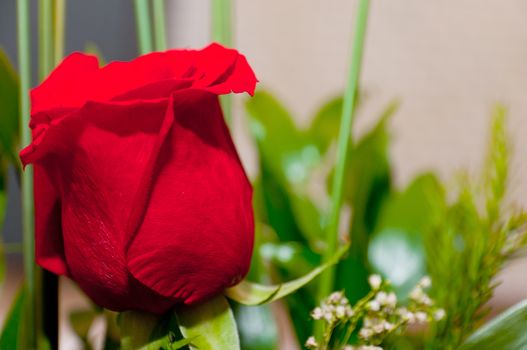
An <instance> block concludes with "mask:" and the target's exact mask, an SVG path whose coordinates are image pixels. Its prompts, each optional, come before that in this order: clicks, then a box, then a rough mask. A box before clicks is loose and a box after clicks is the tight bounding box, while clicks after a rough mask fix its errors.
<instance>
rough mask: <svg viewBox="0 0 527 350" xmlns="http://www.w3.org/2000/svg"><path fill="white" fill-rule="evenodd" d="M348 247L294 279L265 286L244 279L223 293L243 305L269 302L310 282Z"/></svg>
mask: <svg viewBox="0 0 527 350" xmlns="http://www.w3.org/2000/svg"><path fill="white" fill-rule="evenodd" d="M348 248H349V247H348V246H345V247H343V248H341V249H340V250H339V251H338V252H337V254H335V256H334V257H333V258H332V259H331V260H329V261H328V262H326V263H324V264H322V265H320V266H319V267H317V268H315V269H313V270H312V271H311V272H309V273H308V274H306V275H305V276H302V277H300V278H297V279H296V280H293V281H290V282H286V283H283V284H280V285H274V286H266V285H261V284H257V283H251V282H248V281H245V280H244V281H242V282H241V283H239V284H238V285H236V286H234V287H231V288H227V289H226V290H225V295H226V296H227V297H228V298H230V299H232V300H234V301H236V302H238V303H240V304H243V305H261V304H267V303H271V302H273V301H275V300H278V299H281V298H283V297H285V296H287V295H289V294H291V293H294V292H295V291H297V290H298V289H300V288H302V287H303V286H305V285H306V284H308V283H309V282H311V281H312V280H313V279H315V278H316V277H317V276H318V275H320V274H321V273H322V272H323V271H324V270H325V269H327V268H328V267H329V266H331V265H334V264H336V263H337V262H338V261H339V260H340V258H341V257H342V256H343V255H344V254H345V253H346V252H347V250H348Z"/></svg>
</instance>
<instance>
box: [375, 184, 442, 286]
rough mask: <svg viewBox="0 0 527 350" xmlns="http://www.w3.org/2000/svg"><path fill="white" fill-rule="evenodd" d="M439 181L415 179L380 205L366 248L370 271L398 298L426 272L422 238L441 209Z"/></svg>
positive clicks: (437, 217)
mask: <svg viewBox="0 0 527 350" xmlns="http://www.w3.org/2000/svg"><path fill="white" fill-rule="evenodd" d="M444 201H445V199H444V195H443V190H442V188H441V185H440V183H439V180H438V179H437V178H436V177H435V176H434V175H433V174H424V175H420V176H418V177H417V178H416V179H414V181H413V182H412V183H411V184H410V185H409V186H408V187H407V189H406V190H405V191H404V192H402V193H398V194H393V195H392V196H391V197H390V198H389V200H387V201H386V204H385V205H384V206H383V208H382V210H381V212H380V214H379V220H378V224H377V229H376V231H375V233H374V235H373V236H372V238H371V241H370V245H369V262H370V264H371V266H372V268H373V270H374V271H375V272H377V273H380V274H382V275H383V276H384V277H385V278H388V279H389V280H390V281H391V283H392V285H393V287H394V288H395V290H396V292H397V294H398V295H407V294H408V293H409V291H410V289H411V288H413V286H414V285H415V284H416V283H417V281H418V280H419V279H420V278H421V277H422V276H423V275H424V274H425V273H426V254H425V248H424V243H423V239H424V235H425V233H426V231H427V230H430V229H431V228H432V227H433V226H434V225H436V223H437V220H438V219H439V216H440V210H441V209H442V208H443V207H444V205H445V203H444Z"/></svg>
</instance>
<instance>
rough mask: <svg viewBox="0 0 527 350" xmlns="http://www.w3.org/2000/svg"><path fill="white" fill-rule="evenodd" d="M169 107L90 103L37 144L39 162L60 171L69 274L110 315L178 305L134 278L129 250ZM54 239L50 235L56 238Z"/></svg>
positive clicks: (152, 104) (48, 233)
mask: <svg viewBox="0 0 527 350" xmlns="http://www.w3.org/2000/svg"><path fill="white" fill-rule="evenodd" d="M166 109H167V101H160V102H157V103H150V104H145V103H141V104H130V103H126V104H115V103H113V104H101V103H90V104H88V105H86V106H85V107H84V108H83V109H81V110H80V111H79V112H77V113H75V114H74V115H71V116H69V117H68V118H66V119H64V120H63V122H61V123H60V124H58V125H56V126H55V127H54V128H52V129H50V130H49V131H53V133H52V134H48V137H46V139H45V140H43V142H42V143H41V144H40V145H39V151H40V152H42V158H40V161H42V162H43V161H45V160H47V159H50V158H51V159H54V160H55V162H54V163H53V164H51V163H46V166H47V169H48V170H49V169H50V168H52V170H53V173H55V174H60V178H59V179H57V182H58V183H59V186H58V187H59V190H60V200H61V208H62V230H63V232H62V234H63V241H64V253H65V257H66V261H67V266H68V268H69V272H70V274H71V277H72V278H73V279H74V280H75V281H76V282H77V283H78V284H79V286H80V287H81V288H82V289H83V290H84V292H85V293H86V294H88V295H89V296H90V297H91V298H92V299H93V300H94V301H95V302H96V303H97V304H99V305H101V306H104V307H107V308H110V309H112V310H123V309H143V310H147V311H150V312H160V311H163V310H164V309H166V308H167V307H169V306H170V305H172V304H173V301H172V300H167V299H166V298H165V299H162V300H159V296H156V295H155V294H153V293H151V292H150V291H149V290H148V289H146V288H144V286H142V285H140V284H138V283H137V282H136V281H135V280H134V279H133V278H132V277H131V276H130V274H129V272H128V269H127V267H126V261H125V253H124V248H125V245H126V244H125V229H126V225H127V222H128V219H129V216H130V213H131V209H132V207H131V203H132V200H133V198H134V195H135V193H136V192H137V188H138V185H139V182H140V178H139V177H138V176H137V174H141V173H143V172H144V168H145V166H146V164H147V163H148V160H149V159H150V156H151V153H152V150H153V148H154V146H155V144H156V141H157V139H158V133H159V130H160V128H161V125H162V124H163V121H164V120H165V114H166ZM49 131H48V132H49ZM48 156H49V157H48ZM40 161H39V162H37V163H40ZM36 200H37V202H36V207H37V208H39V207H41V206H42V205H43V203H42V202H41V201H38V198H36ZM52 234H53V232H51V231H46V232H45V233H44V236H45V237H46V239H53V236H52Z"/></svg>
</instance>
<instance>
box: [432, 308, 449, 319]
mask: <svg viewBox="0 0 527 350" xmlns="http://www.w3.org/2000/svg"><path fill="white" fill-rule="evenodd" d="M445 315H446V313H445V310H443V309H437V310H436V312H434V320H436V321H440V320H442V319H443V318H444V317H445Z"/></svg>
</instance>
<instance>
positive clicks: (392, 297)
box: [386, 292, 397, 307]
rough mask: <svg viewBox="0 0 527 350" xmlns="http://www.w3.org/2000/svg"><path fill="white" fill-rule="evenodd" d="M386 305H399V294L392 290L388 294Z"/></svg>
mask: <svg viewBox="0 0 527 350" xmlns="http://www.w3.org/2000/svg"><path fill="white" fill-rule="evenodd" d="M386 305H388V306H391V307H395V305H397V296H396V295H395V293H393V292H392V293H390V294H388V296H387V297H386Z"/></svg>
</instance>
